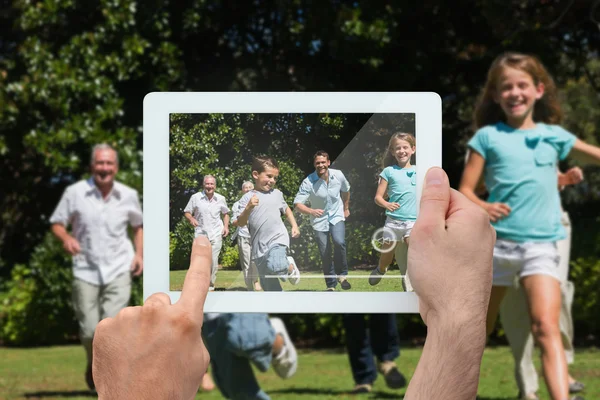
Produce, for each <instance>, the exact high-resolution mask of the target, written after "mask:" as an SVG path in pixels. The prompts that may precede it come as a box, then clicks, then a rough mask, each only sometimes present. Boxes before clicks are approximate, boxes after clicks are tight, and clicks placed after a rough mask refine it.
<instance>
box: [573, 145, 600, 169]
mask: <svg viewBox="0 0 600 400" xmlns="http://www.w3.org/2000/svg"><path fill="white" fill-rule="evenodd" d="M571 154H572V157H573V158H574V159H575V160H577V161H580V162H582V163H584V164H596V165H600V147H598V146H593V145H591V144H588V143H586V142H584V141H582V140H579V139H577V140H575V145H573V148H572V149H571Z"/></svg>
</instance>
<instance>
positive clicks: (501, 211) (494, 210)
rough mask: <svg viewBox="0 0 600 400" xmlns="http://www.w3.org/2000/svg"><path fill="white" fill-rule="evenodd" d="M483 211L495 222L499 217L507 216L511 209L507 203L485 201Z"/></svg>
mask: <svg viewBox="0 0 600 400" xmlns="http://www.w3.org/2000/svg"><path fill="white" fill-rule="evenodd" d="M485 211H487V213H488V214H489V218H490V220H491V221H492V222H496V221H498V220H499V219H502V218H504V217H508V214H510V212H511V211H512V210H511V208H510V207H509V206H508V204H505V203H487V204H486V206H485Z"/></svg>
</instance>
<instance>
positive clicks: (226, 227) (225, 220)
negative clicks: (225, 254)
mask: <svg viewBox="0 0 600 400" xmlns="http://www.w3.org/2000/svg"><path fill="white" fill-rule="evenodd" d="M227 235H229V214H225V216H224V217H223V237H225V236H227Z"/></svg>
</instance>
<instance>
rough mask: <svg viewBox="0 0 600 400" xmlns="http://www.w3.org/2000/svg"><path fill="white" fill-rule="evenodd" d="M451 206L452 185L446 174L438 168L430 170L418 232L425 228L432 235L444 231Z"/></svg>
mask: <svg viewBox="0 0 600 400" xmlns="http://www.w3.org/2000/svg"><path fill="white" fill-rule="evenodd" d="M449 204H450V183H449V181H448V176H447V175H446V172H444V170H443V169H441V168H438V167H434V168H431V169H429V171H427V175H425V185H424V187H423V192H422V194H421V205H420V210H419V215H418V217H417V221H416V223H415V228H416V230H417V231H418V230H420V229H424V228H425V229H426V230H427V231H428V232H430V233H433V232H435V231H437V230H444V229H445V228H446V215H447V212H448V207H449Z"/></svg>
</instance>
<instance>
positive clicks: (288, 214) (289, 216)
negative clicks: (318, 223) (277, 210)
mask: <svg viewBox="0 0 600 400" xmlns="http://www.w3.org/2000/svg"><path fill="white" fill-rule="evenodd" d="M285 217H286V218H287V219H288V221H290V225H291V226H292V237H293V238H297V237H298V236H300V229H299V228H298V224H297V223H296V218H294V213H293V212H292V209H291V208H290V207H288V208H286V209H285Z"/></svg>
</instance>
